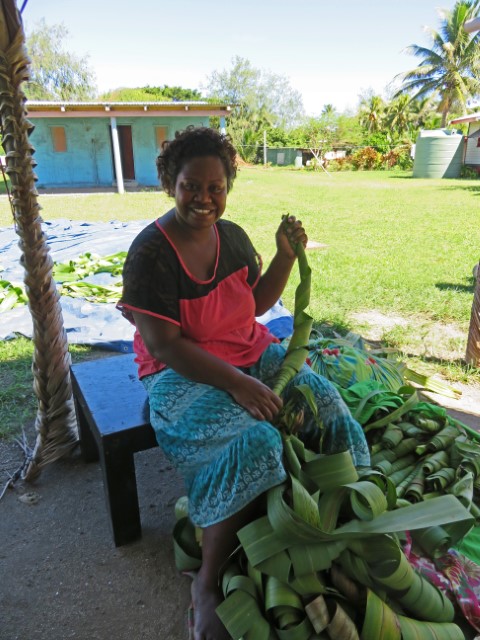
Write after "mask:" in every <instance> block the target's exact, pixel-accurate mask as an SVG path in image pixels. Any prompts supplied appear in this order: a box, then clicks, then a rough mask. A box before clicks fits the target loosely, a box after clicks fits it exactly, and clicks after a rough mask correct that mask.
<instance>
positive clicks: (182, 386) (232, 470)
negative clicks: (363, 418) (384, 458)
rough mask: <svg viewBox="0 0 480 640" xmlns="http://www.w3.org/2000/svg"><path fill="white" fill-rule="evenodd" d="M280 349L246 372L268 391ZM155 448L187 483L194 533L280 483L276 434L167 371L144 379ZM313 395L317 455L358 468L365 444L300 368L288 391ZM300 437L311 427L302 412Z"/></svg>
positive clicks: (322, 387)
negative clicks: (340, 458)
mask: <svg viewBox="0 0 480 640" xmlns="http://www.w3.org/2000/svg"><path fill="white" fill-rule="evenodd" d="M284 357H285V349H284V348H283V347H282V346H281V345H279V344H271V345H270V346H269V347H268V348H267V349H266V351H265V352H264V353H263V355H262V356H261V358H260V359H259V361H258V362H257V363H256V364H255V365H254V366H252V367H250V369H249V371H248V373H249V374H250V375H252V376H254V377H255V378H257V379H259V380H262V382H264V383H265V384H267V385H269V386H273V381H274V379H275V376H276V373H277V371H278V369H279V367H280V365H281V363H282V361H283V359H284ZM142 381H143V383H144V385H145V388H146V390H147V393H148V396H149V402H150V421H151V424H152V426H153V428H154V430H155V434H156V438H157V441H158V444H159V446H160V447H161V449H162V450H163V452H164V453H165V455H166V456H167V458H168V459H169V460H170V461H171V462H172V463H173V464H174V466H175V467H176V468H177V469H178V471H179V473H180V474H181V475H182V477H183V478H184V481H185V487H186V490H187V495H188V500H189V515H190V519H191V520H192V522H193V523H194V524H195V525H196V526H199V527H208V526H211V525H213V524H216V523H217V522H221V521H222V520H226V519H227V518H229V517H230V516H232V515H233V514H235V513H237V512H238V511H240V510H241V509H242V508H243V507H245V506H246V505H247V504H249V503H250V502H252V500H254V499H255V498H257V497H258V496H260V495H261V494H263V493H265V491H267V490H268V489H270V488H272V487H274V486H276V485H278V484H281V483H282V482H283V481H284V480H285V479H286V473H285V469H284V466H283V462H282V458H283V445H282V438H281V434H280V432H279V431H278V429H277V428H276V427H274V426H273V425H272V424H270V423H269V422H266V421H260V420H257V419H256V418H253V417H252V416H251V415H250V413H248V411H246V410H245V409H243V408H242V407H241V406H240V405H238V404H237V403H236V402H235V401H234V399H233V398H232V396H231V395H230V394H229V393H227V392H226V391H222V390H221V389H217V388H216V387H212V386H210V385H207V384H200V383H198V382H192V381H191V380H187V379H186V378H184V377H183V376H180V375H179V374H178V373H175V371H173V370H172V369H164V370H163V371H161V372H159V373H156V374H153V375H151V376H147V377H146V378H143V380H142ZM299 384H307V385H308V386H309V387H310V388H311V389H312V391H313V394H314V396H315V400H316V403H317V406H318V415H319V418H320V420H321V422H322V425H323V438H322V443H323V444H322V452H323V453H338V452H340V451H346V450H348V451H350V453H351V454H352V457H353V461H354V464H355V466H356V467H364V466H368V465H369V464H370V456H369V452H368V446H367V442H366V440H365V436H364V433H363V430H362V428H361V426H360V425H359V424H358V422H356V421H355V420H354V419H353V418H352V416H351V414H350V411H349V410H348V408H347V406H346V405H345V403H344V401H343V400H342V398H341V397H340V394H339V393H338V391H337V390H336V389H335V387H334V386H333V385H332V384H331V383H330V382H329V381H328V380H327V379H326V378H323V377H322V376H319V375H318V374H316V373H314V372H313V371H312V370H311V369H310V367H308V366H307V365H305V366H304V367H303V368H302V369H301V371H300V372H299V373H298V374H297V375H296V376H295V378H294V379H293V380H292V381H291V382H290V383H289V384H288V385H287V387H286V389H285V393H284V401H286V400H288V397H289V394H291V392H292V389H293V387H294V386H296V385H299ZM305 416H306V419H305V425H304V428H305V430H306V431H309V430H310V431H311V432H313V431H314V430H315V429H316V428H317V423H316V420H315V418H314V416H313V415H312V414H311V412H310V410H309V409H308V408H307V407H305Z"/></svg>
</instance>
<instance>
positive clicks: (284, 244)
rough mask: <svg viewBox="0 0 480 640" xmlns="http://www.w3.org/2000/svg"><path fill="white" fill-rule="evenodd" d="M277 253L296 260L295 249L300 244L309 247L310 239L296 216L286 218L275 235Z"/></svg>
mask: <svg viewBox="0 0 480 640" xmlns="http://www.w3.org/2000/svg"><path fill="white" fill-rule="evenodd" d="M275 239H276V241H277V251H278V253H279V254H281V255H283V256H285V257H286V258H289V259H291V260H294V259H295V258H296V253H295V247H296V245H297V244H298V243H299V242H300V243H301V244H303V246H304V247H306V246H307V242H308V237H307V234H306V232H305V229H304V228H303V226H302V223H301V222H300V220H297V219H296V218H295V216H285V217H284V218H283V220H282V222H281V223H280V226H279V227H278V229H277V233H276V234H275Z"/></svg>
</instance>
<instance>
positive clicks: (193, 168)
mask: <svg viewBox="0 0 480 640" xmlns="http://www.w3.org/2000/svg"><path fill="white" fill-rule="evenodd" d="M226 203H227V176H226V172H225V167H224V166H223V163H222V161H221V160H220V158H218V157H216V156H201V157H196V158H192V159H191V160H189V161H188V162H186V163H185V164H184V165H183V167H182V170H181V171H180V173H179V174H178V176H177V180H176V183H175V205H176V207H175V209H176V218H177V221H178V222H179V223H180V224H186V225H188V226H193V227H196V226H197V225H198V224H201V225H205V224H206V225H208V226H210V225H213V224H215V222H216V221H217V220H218V219H219V218H220V217H221V216H222V215H223V212H224V211H225V206H226Z"/></svg>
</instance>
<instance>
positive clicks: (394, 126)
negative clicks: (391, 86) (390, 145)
mask: <svg viewBox="0 0 480 640" xmlns="http://www.w3.org/2000/svg"><path fill="white" fill-rule="evenodd" d="M413 120H414V114H413V110H412V106H411V100H410V97H409V96H408V95H406V94H404V95H401V96H398V98H395V100H392V102H390V103H389V104H388V105H387V108H386V113H385V124H386V125H387V127H388V129H389V130H390V132H391V134H390V135H391V139H392V140H394V139H395V138H397V139H400V138H403V137H405V136H409V137H411V135H413V131H412V130H413Z"/></svg>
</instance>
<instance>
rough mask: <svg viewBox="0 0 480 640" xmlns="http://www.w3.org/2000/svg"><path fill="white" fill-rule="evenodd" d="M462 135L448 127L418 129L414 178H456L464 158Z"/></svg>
mask: <svg viewBox="0 0 480 640" xmlns="http://www.w3.org/2000/svg"><path fill="white" fill-rule="evenodd" d="M464 148H465V141H464V136H463V135H462V134H461V133H457V132H456V131H450V130H448V129H432V130H427V129H425V130H422V131H420V133H419V135H418V138H417V142H416V144H415V159H414V162H413V177H414V178H458V177H459V176H460V172H461V170H462V165H463V159H464Z"/></svg>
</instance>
